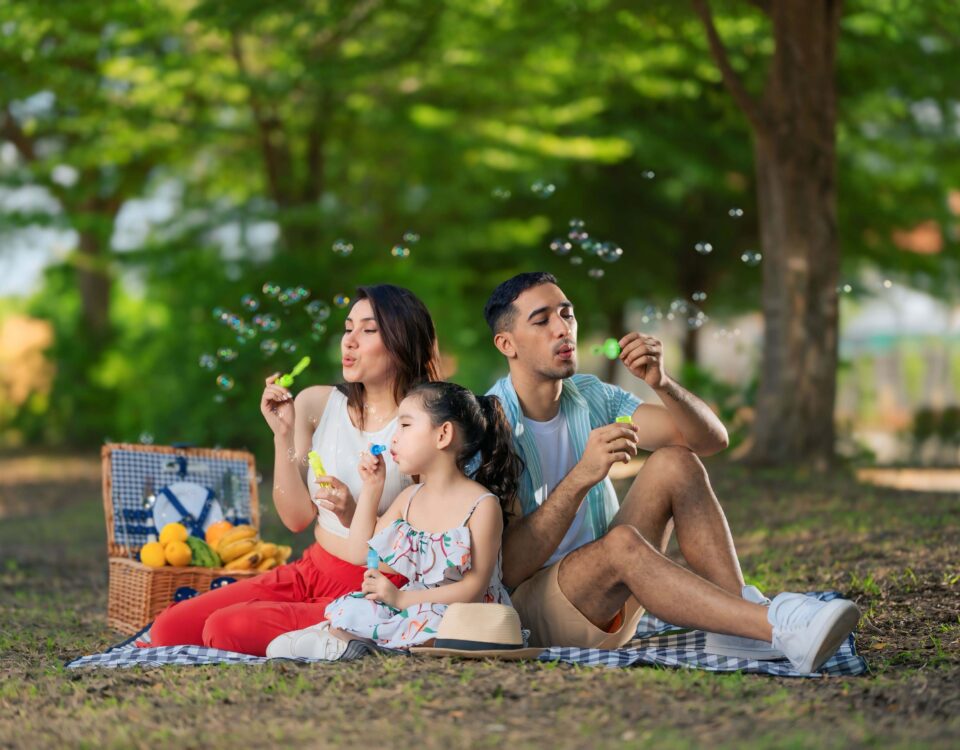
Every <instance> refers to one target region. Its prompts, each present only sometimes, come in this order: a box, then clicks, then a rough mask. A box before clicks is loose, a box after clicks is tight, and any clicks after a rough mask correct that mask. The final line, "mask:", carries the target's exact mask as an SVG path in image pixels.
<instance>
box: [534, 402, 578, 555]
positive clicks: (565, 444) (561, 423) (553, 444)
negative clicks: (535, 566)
mask: <svg viewBox="0 0 960 750" xmlns="http://www.w3.org/2000/svg"><path fill="white" fill-rule="evenodd" d="M523 424H524V427H525V428H526V429H527V430H529V434H530V435H531V436H533V441H534V443H536V445H537V450H538V451H539V452H540V467H541V468H542V470H543V484H542V485H541V486H540V487H535V488H534V499H535V500H536V502H537V505H538V506H539V505H543V503H544V501H545V500H546V499H547V498H548V497H549V496H550V493H551V492H553V490H554V489H555V488H556V486H557V485H558V484H560V482H561V480H563V478H564V477H565V476H566V475H567V474H568V473H569V472H570V469H572V468H573V467H574V466H575V465H576V463H577V457H576V456H575V455H574V453H573V448H572V447H571V445H570V431H569V430H568V429H567V420H566V419H565V418H564V416H563V412H557V416H555V417H554V418H553V419H551V420H550V421H548V422H536V421H534V420H532V419H528V418H527V417H524V418H523ZM587 510H588V507H587V503H586V502H585V501H584V502H581V503H580V507H579V509H578V510H577V515H576V516H575V517H574V519H573V523H571V524H570V529H569V530H568V531H567V533H566V535H565V536H564V537H563V539H562V540H561V542H560V545H559V546H558V547H557V550H556V552H554V553H553V554H552V555H550V558H549V559H548V560H547V561H546V562H545V563H544V564H543V566H544V567H545V568H548V567H550V566H551V565H553V564H554V563H555V562H557V560H559V559H561V558H562V557H564V556H565V555H568V554H570V553H571V552H573V551H574V550H575V549H577V548H578V547H582V546H583V545H584V544H589V543H590V542H592V541H593V534H592V533H591V531H590V524H589V523H588V522H587Z"/></svg>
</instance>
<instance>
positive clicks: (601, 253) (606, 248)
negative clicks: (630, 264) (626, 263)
mask: <svg viewBox="0 0 960 750" xmlns="http://www.w3.org/2000/svg"><path fill="white" fill-rule="evenodd" d="M597 257H598V258H600V260H605V261H606V262H607V263H616V262H617V261H618V260H620V258H622V257H623V250H622V249H621V248H620V246H619V245H617V244H616V243H614V242H601V243H600V247H599V248H597Z"/></svg>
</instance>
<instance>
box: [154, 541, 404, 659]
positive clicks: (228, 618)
mask: <svg viewBox="0 0 960 750" xmlns="http://www.w3.org/2000/svg"><path fill="white" fill-rule="evenodd" d="M363 572H364V568H363V567H362V566H360V565H354V564H353V563H348V562H347V561H346V560H341V559H340V558H339V557H334V556H333V555H331V554H330V553H329V552H327V551H326V550H325V549H323V547H321V546H320V545H319V544H311V545H310V546H309V547H308V548H307V549H306V550H305V551H304V553H303V557H301V558H300V559H299V560H297V561H296V562H295V563H291V564H289V565H281V566H280V567H278V568H274V569H273V570H271V571H269V572H267V573H264V574H263V575H259V576H256V577H254V578H246V579H243V580H239V581H237V582H236V583H231V584H230V585H228V586H223V587H222V588H219V589H214V590H213V591H208V592H206V593H204V594H201V595H200V596H195V597H193V598H192V599H187V600H185V601H182V602H176V603H174V604H171V605H170V606H169V607H167V608H166V609H165V610H164V611H163V612H161V613H160V614H159V615H158V616H157V619H156V620H155V621H154V623H153V627H152V628H151V629H150V643H149V644H140V643H138V644H137V645H150V646H183V645H188V646H210V647H211V648H219V649H224V650H225V651H236V652H239V653H242V654H253V655H254V656H264V655H265V654H266V652H267V645H268V644H269V643H270V641H272V640H273V639H274V638H276V637H277V636H278V635H280V634H281V633H287V632H289V631H291V630H300V629H301V628H306V627H309V626H310V625H316V624H317V623H318V622H321V621H322V620H324V619H326V617H325V615H324V610H325V609H326V608H327V605H328V604H329V603H330V602H331V601H333V600H334V599H336V598H337V597H338V596H343V595H345V594H349V593H351V592H353V591H359V590H360V586H361V583H362V582H363ZM226 575H229V573H227V574H226ZM387 577H388V578H389V579H390V580H391V581H392V582H393V583H394V585H396V586H397V587H398V588H399V587H400V586H403V585H404V584H405V583H406V582H407V579H406V578H404V577H403V576H401V575H399V574H396V573H393V574H389V575H388V576H387Z"/></svg>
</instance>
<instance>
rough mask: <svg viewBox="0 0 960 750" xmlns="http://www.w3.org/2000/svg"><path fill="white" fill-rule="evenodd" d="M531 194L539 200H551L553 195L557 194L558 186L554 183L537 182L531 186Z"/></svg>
mask: <svg viewBox="0 0 960 750" xmlns="http://www.w3.org/2000/svg"><path fill="white" fill-rule="evenodd" d="M530 192H532V193H533V194H534V195H535V196H537V197H538V198H549V197H550V196H551V195H553V194H554V193H555V192H557V186H556V185H554V184H553V183H552V182H546V181H544V180H537V181H536V182H534V183H533V184H532V185H531V186H530Z"/></svg>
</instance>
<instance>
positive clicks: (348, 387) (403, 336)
mask: <svg viewBox="0 0 960 750" xmlns="http://www.w3.org/2000/svg"><path fill="white" fill-rule="evenodd" d="M362 299H365V300H369V302H370V307H372V308H373V317H374V319H375V320H376V321H377V328H378V329H379V330H380V338H381V339H383V345H384V347H385V348H386V350H387V352H388V353H389V355H390V358H391V359H392V360H393V366H394V371H395V372H396V378H395V380H394V382H393V397H394V399H395V400H396V402H397V403H398V404H399V403H400V402H401V401H402V400H403V399H404V397H405V396H406V395H407V393H408V392H409V391H410V389H411V388H413V386H415V385H417V384H418V383H425V382H430V381H433V380H440V350H439V348H438V347H437V331H436V329H435V328H434V326H433V318H431V317H430V312H429V311H428V310H427V306H426V305H424V304H423V302H421V301H420V298H419V297H417V295H415V294H414V293H413V292H411V291H410V290H409V289H404V288H403V287H399V286H394V285H393V284H375V285H373V286H361V287H357V298H356V300H355V302H354V304H356V303H357V302H359V301H360V300H362ZM337 388H338V389H339V390H340V392H341V393H343V394H344V395H345V396H346V397H347V406H348V407H349V409H350V410H351V411H352V412H353V413H354V414H356V415H357V421H358V424H359V427H360V429H363V423H364V419H365V416H366V415H365V409H364V408H363V407H364V402H365V400H366V393H365V391H364V387H363V383H340V384H339V385H338V386H337Z"/></svg>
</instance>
